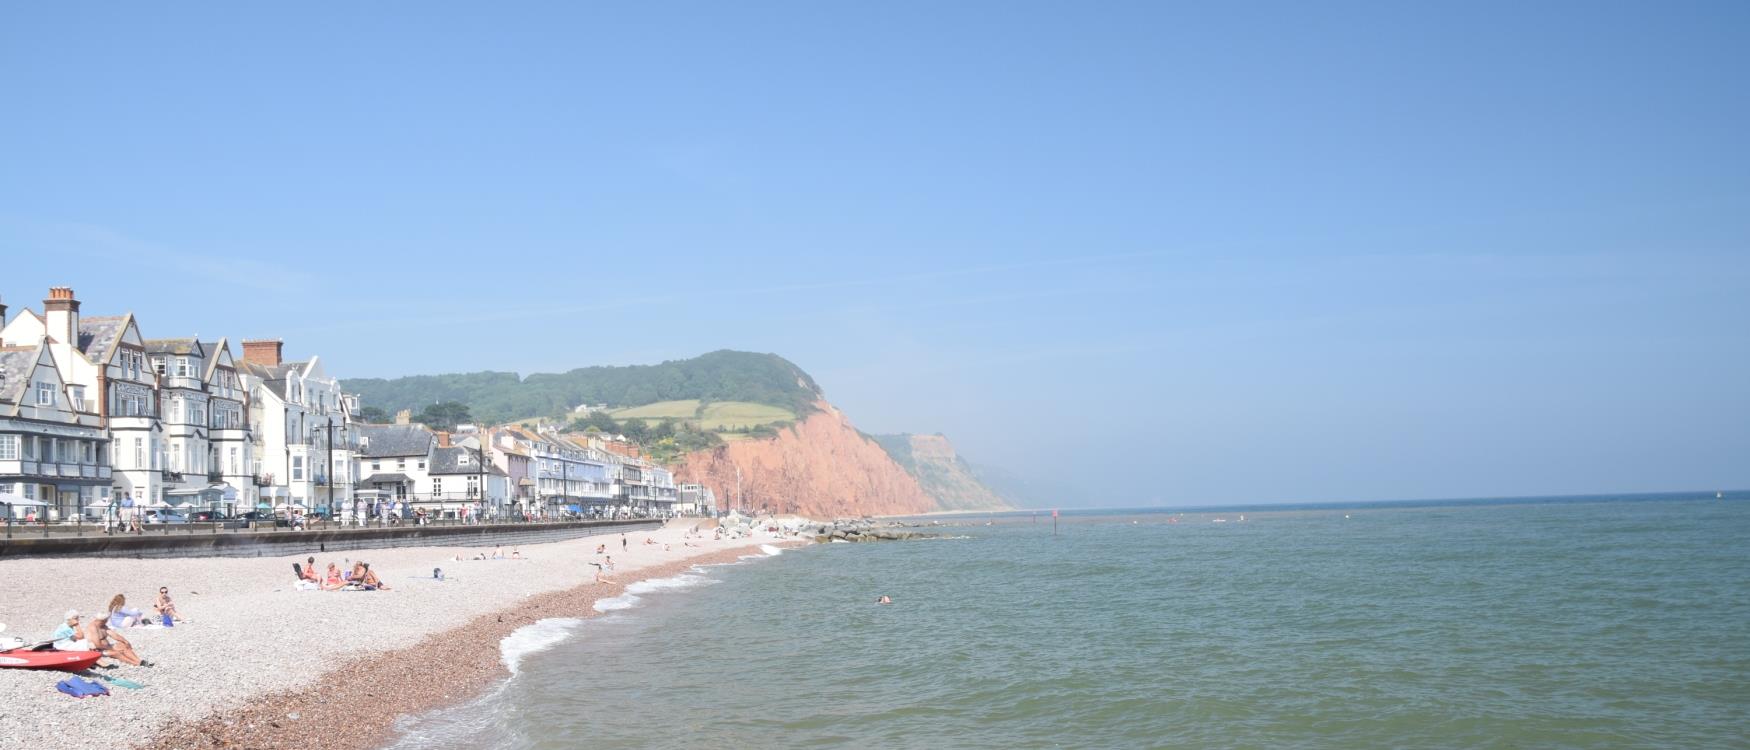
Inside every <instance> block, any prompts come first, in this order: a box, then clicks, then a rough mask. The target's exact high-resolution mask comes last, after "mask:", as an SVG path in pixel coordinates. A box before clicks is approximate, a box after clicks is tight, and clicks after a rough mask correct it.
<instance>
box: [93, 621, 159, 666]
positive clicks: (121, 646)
mask: <svg viewBox="0 0 1750 750" xmlns="http://www.w3.org/2000/svg"><path fill="white" fill-rule="evenodd" d="M82 634H83V635H84V640H85V643H86V644H88V645H89V646H90V647H91V650H93V651H96V652H98V653H100V654H103V655H104V656H106V657H109V658H111V659H115V660H116V661H119V662H121V663H123V664H128V665H132V666H135V667H141V666H150V665H148V664H146V660H145V659H141V658H140V655H139V654H136V653H134V644H132V643H129V642H128V639H126V638H123V637H122V636H121V634H120V633H117V632H115V631H114V630H112V629H110V627H109V620H108V619H105V618H101V617H93V618H91V619H90V620H89V621H87V622H86V623H85V627H84V628H83V632H82Z"/></svg>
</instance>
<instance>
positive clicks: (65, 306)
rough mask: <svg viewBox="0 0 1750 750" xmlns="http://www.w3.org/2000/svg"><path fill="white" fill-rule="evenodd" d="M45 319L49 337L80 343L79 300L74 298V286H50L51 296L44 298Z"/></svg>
mask: <svg viewBox="0 0 1750 750" xmlns="http://www.w3.org/2000/svg"><path fill="white" fill-rule="evenodd" d="M43 319H44V327H45V328H46V332H47V333H48V334H49V338H52V339H54V340H56V341H59V342H61V343H63V344H70V345H72V346H75V347H77V346H78V345H79V300H76V299H73V287H70V286H51V287H49V298H48V299H45V300H43Z"/></svg>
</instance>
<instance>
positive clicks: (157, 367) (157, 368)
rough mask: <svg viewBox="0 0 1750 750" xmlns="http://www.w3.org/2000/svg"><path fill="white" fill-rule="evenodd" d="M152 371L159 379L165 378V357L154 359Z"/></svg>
mask: <svg viewBox="0 0 1750 750" xmlns="http://www.w3.org/2000/svg"><path fill="white" fill-rule="evenodd" d="M152 371H153V372H155V373H158V377H164V358H163V357H153V358H152Z"/></svg>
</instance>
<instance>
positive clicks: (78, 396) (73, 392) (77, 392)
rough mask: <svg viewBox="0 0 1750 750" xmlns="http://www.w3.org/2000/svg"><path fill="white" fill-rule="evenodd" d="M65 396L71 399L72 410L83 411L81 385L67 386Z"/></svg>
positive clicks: (83, 395) (82, 388) (83, 394)
mask: <svg viewBox="0 0 1750 750" xmlns="http://www.w3.org/2000/svg"><path fill="white" fill-rule="evenodd" d="M67 395H68V396H69V397H71V398H72V399H73V408H74V409H75V410H79V411H84V409H85V386H82V385H70V386H67Z"/></svg>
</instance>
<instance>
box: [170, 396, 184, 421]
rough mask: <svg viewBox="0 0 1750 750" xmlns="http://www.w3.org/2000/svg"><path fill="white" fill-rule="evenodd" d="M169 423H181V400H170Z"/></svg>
mask: <svg viewBox="0 0 1750 750" xmlns="http://www.w3.org/2000/svg"><path fill="white" fill-rule="evenodd" d="M170 421H171V422H181V421H182V399H181V398H173V399H170Z"/></svg>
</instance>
